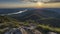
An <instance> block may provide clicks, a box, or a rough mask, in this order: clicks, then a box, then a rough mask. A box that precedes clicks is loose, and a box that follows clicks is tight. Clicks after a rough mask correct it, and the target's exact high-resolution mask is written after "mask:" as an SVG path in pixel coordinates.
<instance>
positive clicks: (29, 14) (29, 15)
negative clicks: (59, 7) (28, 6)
mask: <svg viewBox="0 0 60 34" xmlns="http://www.w3.org/2000/svg"><path fill="white" fill-rule="evenodd" d="M59 16H60V14H59V13H57V12H55V11H52V10H45V9H36V10H35V9H34V10H28V11H26V12H23V13H21V14H16V15H11V16H10V17H13V18H15V19H17V20H19V21H26V20H27V21H29V20H34V21H35V22H37V23H40V24H46V25H47V24H48V25H50V26H53V27H60V25H59V24H60V17H59ZM58 17H59V18H58Z"/></svg>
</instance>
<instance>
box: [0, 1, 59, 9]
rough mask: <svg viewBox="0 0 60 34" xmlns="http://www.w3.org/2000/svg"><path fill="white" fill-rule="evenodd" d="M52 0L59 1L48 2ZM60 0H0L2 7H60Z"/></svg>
mask: <svg viewBox="0 0 60 34" xmlns="http://www.w3.org/2000/svg"><path fill="white" fill-rule="evenodd" d="M52 1H54V2H57V3H48V2H52ZM59 1H60V0H0V8H43V7H44V8H45V7H47V8H49V7H50V8H51V7H53V8H60V2H59ZM43 2H47V3H43Z"/></svg>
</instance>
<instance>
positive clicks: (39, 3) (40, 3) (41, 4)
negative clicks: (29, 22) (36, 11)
mask: <svg viewBox="0 0 60 34" xmlns="http://www.w3.org/2000/svg"><path fill="white" fill-rule="evenodd" d="M36 5H37V7H38V8H42V7H43V6H44V3H42V2H37V3H36Z"/></svg>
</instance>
